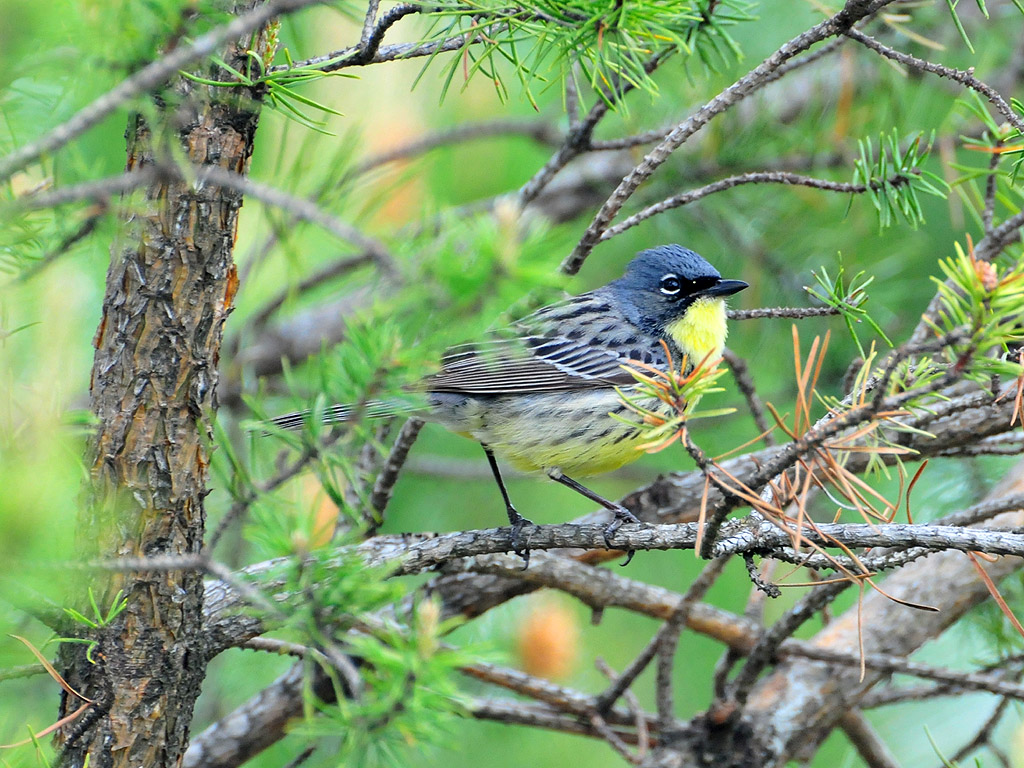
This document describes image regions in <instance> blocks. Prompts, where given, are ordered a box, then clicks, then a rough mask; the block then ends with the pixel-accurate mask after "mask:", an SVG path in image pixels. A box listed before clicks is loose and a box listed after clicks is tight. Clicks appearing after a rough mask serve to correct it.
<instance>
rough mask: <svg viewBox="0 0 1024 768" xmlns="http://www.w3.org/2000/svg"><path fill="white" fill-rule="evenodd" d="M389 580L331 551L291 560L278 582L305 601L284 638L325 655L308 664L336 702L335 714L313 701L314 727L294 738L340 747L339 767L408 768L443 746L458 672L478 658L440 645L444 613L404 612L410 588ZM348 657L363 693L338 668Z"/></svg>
mask: <svg viewBox="0 0 1024 768" xmlns="http://www.w3.org/2000/svg"><path fill="white" fill-rule="evenodd" d="M386 577H387V569H382V568H367V567H366V564H365V562H364V561H363V559H362V558H361V557H359V556H347V555H346V554H345V553H344V551H342V552H340V553H339V552H338V551H337V550H335V551H328V550H326V549H320V550H317V551H314V552H310V553H308V554H307V555H306V556H304V557H302V558H298V559H291V560H290V561H288V562H287V563H285V564H283V565H282V568H281V569H279V573H278V574H277V578H279V579H280V580H281V582H283V588H285V589H287V590H289V591H290V592H292V593H294V594H298V595H303V596H304V597H303V599H302V600H299V601H296V604H295V605H293V606H289V610H288V612H287V620H286V623H285V625H284V626H283V627H282V628H281V630H280V631H281V632H284V633H286V634H287V635H289V636H291V637H294V638H296V639H298V640H299V641H300V642H302V643H303V644H304V645H307V646H308V647H311V648H314V649H318V652H317V653H314V654H313V655H312V657H311V659H310V663H314V664H317V665H319V666H320V668H321V670H322V672H323V673H325V674H327V675H328V677H329V678H330V679H331V680H332V682H333V684H334V686H335V690H336V691H337V694H338V695H337V702H336V703H335V704H333V705H326V704H323V703H320V702H318V701H317V700H316V699H315V697H313V696H310V697H309V698H308V707H307V712H306V714H307V718H306V720H305V721H304V722H303V723H301V724H299V725H297V726H296V727H294V728H293V732H295V733H296V734H298V735H301V736H305V737H335V738H340V739H341V747H340V751H339V754H338V755H337V759H338V760H339V763H340V764H345V765H360V766H376V765H404V764H407V763H406V762H405V761H407V760H408V756H409V750H411V749H422V748H423V747H424V746H426V745H429V744H435V743H438V742H439V740H440V739H441V738H442V737H443V736H444V735H445V734H446V728H447V725H446V723H447V722H448V721H447V720H446V719H445V717H444V715H445V714H451V713H456V712H459V711H460V704H459V699H460V696H459V693H458V689H457V687H456V685H455V682H454V680H455V675H454V672H455V670H456V669H457V668H458V667H460V666H464V665H466V664H468V663H471V662H472V661H473V660H474V658H475V657H477V656H478V655H479V654H478V652H477V651H476V650H475V649H471V648H470V649H465V648H464V649H460V650H452V649H449V648H446V647H444V646H443V645H442V644H441V643H440V640H439V638H440V636H441V635H442V634H445V633H446V632H447V631H449V630H450V629H451V623H450V622H441V621H440V620H439V607H438V605H437V604H436V603H435V602H432V601H429V600H428V601H423V602H420V603H418V604H413V605H410V604H408V603H407V602H404V601H403V595H404V592H405V589H404V588H403V586H402V585H401V584H400V583H398V582H397V581H389V580H387V578H386ZM387 616H396V617H400V621H393V620H391V619H387V618H383V617H387ZM341 654H344V656H346V657H348V658H349V659H350V661H349V662H348V663H350V664H353V665H355V666H353V668H352V670H351V671H352V672H355V671H356V667H358V672H357V675H358V679H359V683H358V684H359V688H358V689H357V690H352V678H351V677H349V676H346V674H345V670H344V669H339V668H338V667H337V666H336V665H335V664H333V663H331V659H338V658H339V656H340V655H341ZM311 671H312V670H311ZM317 715H320V716H317Z"/></svg>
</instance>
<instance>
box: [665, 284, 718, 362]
mask: <svg viewBox="0 0 1024 768" xmlns="http://www.w3.org/2000/svg"><path fill="white" fill-rule="evenodd" d="M727 333H728V329H727V328H726V324H725V300H724V299H714V298H708V299H697V301H695V302H694V303H693V304H691V305H690V308H689V309H687V310H686V313H685V314H684V315H683V316H682V317H680V318H679V319H678V320H673V321H672V322H671V323H669V324H668V325H667V326H665V335H666V336H668V337H669V338H670V339H672V341H674V342H675V343H676V345H677V346H678V347H679V348H680V349H681V350H682V351H683V353H684V354H686V355H689V358H690V361H689V362H690V365H697V363H699V362H700V361H701V360H703V359H704V358H705V357H709V358H710V360H712V361H714V360H717V359H718V358H719V357H721V356H722V350H723V349H724V348H725V337H726V334H727Z"/></svg>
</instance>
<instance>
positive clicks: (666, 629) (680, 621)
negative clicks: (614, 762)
mask: <svg viewBox="0 0 1024 768" xmlns="http://www.w3.org/2000/svg"><path fill="white" fill-rule="evenodd" d="M728 562H729V558H727V557H720V558H718V559H716V560H712V561H711V562H710V563H708V564H707V565H706V566H705V567H704V570H703V571H701V572H700V576H698V577H697V578H696V579H694V581H693V583H692V584H691V585H690V587H689V589H687V590H686V594H685V595H684V596H683V599H682V600H681V601H680V602H679V608H677V609H676V611H675V612H674V613H673V614H672V616H670V617H669V619H668V621H666V622H665V625H664V626H663V627H662V628H661V630H659V631H658V635H659V639H658V646H657V648H658V666H657V677H656V683H655V693H654V698H655V701H656V702H657V706H658V725H659V726H660V727H661V729H662V730H663V731H664V730H668V729H669V728H671V727H672V722H673V721H674V720H675V695H674V692H673V690H672V670H673V669H674V667H675V656H676V649H677V648H678V647H679V636H680V634H681V632H682V630H683V626H684V625H685V624H686V619H687V615H688V614H689V612H690V609H691V607H692V606H693V604H694V603H695V602H696V601H698V600H700V599H701V598H702V597H704V595H705V594H707V591H708V590H709V589H711V586H712V585H713V584H714V583H715V581H716V580H717V579H718V577H719V576H721V574H722V571H723V570H725V566H726V564H727V563H728Z"/></svg>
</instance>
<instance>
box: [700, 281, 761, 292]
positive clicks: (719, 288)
mask: <svg viewBox="0 0 1024 768" xmlns="http://www.w3.org/2000/svg"><path fill="white" fill-rule="evenodd" d="M749 287H750V286H749V285H748V284H747V283H744V282H743V281H742V280H719V281H718V282H717V283H715V284H714V285H712V286H711V287H710V288H705V289H704V290H703V291H701V292H700V293H701V296H732V295H733V294H734V293H739V292H740V291H742V290H743V289H744V288H749Z"/></svg>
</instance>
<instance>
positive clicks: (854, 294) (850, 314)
mask: <svg viewBox="0 0 1024 768" xmlns="http://www.w3.org/2000/svg"><path fill="white" fill-rule="evenodd" d="M845 270H846V268H845V267H844V266H843V264H842V262H840V264H839V269H838V271H837V272H836V277H835V280H833V279H832V278H831V277H830V276H829V274H828V272H827V271H826V269H825V267H821V270H820V274H819V273H818V272H812V273H811V275H812V276H813V277H814V279H815V280H816V281H817V283H818V288H810V287H806V286H805V287H804V290H805V291H807V293H809V294H810V295H811V296H813V297H814V298H816V299H818V301H820V302H822V303H823V304H825V305H826V306H829V307H833V308H835V309H836V310H838V311H839V314H840V315H842V318H843V320H844V321H845V322H846V328H847V330H848V331H849V332H850V337H851V338H852V339H853V341H854V343H855V344H856V345H857V350H858V352H860V356H861V357H866V356H867V355H866V353H865V352H864V347H863V346H862V345H861V343H860V337H859V336H857V331H856V329H855V328H854V324H855V323H862V322H863V323H867V324H868V325H869V326H871V329H872V330H873V331H874V332H875V333H877V334H878V335H879V336H881V337H882V339H883V340H884V341H885V343H886V344H888V345H889V346H890V347H891V346H892V342H891V341H889V337H888V336H886V335H885V331H883V330H882V327H881V326H880V325H879V324H878V323H876V322H875V321H874V320H873V319H872V318H871V316H870V315H869V314H868V313H867V310H865V309H864V305H865V304H866V303H867V301H868V293H867V287H868V286H869V285H871V283H872V282H873V281H874V279H875V278H874V276H873V275H872V276H871V277H867V278H865V277H864V275H865V272H864V271H863V270H862V271H860V272H858V273H857V274H855V275H854V276H853V277H852V278H850V282H849V284H848V285H847V284H846V283H845V281H844V278H845V276H846V275H845Z"/></svg>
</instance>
